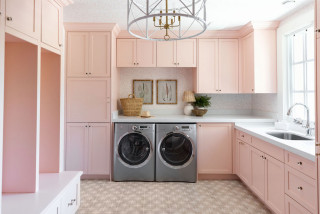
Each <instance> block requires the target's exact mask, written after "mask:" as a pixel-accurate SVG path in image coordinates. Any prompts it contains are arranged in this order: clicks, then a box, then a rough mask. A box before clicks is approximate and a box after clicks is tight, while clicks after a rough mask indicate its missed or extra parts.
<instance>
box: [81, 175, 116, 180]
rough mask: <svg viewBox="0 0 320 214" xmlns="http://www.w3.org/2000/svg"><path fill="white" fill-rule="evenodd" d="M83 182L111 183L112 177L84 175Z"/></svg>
mask: <svg viewBox="0 0 320 214" xmlns="http://www.w3.org/2000/svg"><path fill="white" fill-rule="evenodd" d="M81 180H107V181H110V175H82V176H81Z"/></svg>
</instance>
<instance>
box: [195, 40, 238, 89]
mask: <svg viewBox="0 0 320 214" xmlns="http://www.w3.org/2000/svg"><path fill="white" fill-rule="evenodd" d="M198 47H199V53H198V57H199V62H198V69H197V71H196V80H197V82H196V89H195V91H196V92H197V93H238V92H239V84H238V80H239V41H238V39H199V44H198Z"/></svg>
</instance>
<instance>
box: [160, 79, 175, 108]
mask: <svg viewBox="0 0 320 214" xmlns="http://www.w3.org/2000/svg"><path fill="white" fill-rule="evenodd" d="M177 85H178V84H177V80H157V104H177V103H178V98H177V97H178V96H177V94H178V87H177Z"/></svg>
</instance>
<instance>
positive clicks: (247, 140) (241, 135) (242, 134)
mask: <svg viewBox="0 0 320 214" xmlns="http://www.w3.org/2000/svg"><path fill="white" fill-rule="evenodd" d="M237 138H238V139H240V140H242V141H243V142H245V143H248V144H251V136H250V135H249V134H247V133H245V132H242V131H239V130H237Z"/></svg>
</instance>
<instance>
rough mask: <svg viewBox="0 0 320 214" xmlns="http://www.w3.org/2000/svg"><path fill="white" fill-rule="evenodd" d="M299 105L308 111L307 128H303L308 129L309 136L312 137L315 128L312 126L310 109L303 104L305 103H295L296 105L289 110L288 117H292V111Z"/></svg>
mask: <svg viewBox="0 0 320 214" xmlns="http://www.w3.org/2000/svg"><path fill="white" fill-rule="evenodd" d="M298 105H299V106H303V107H305V109H306V110H307V124H306V125H305V126H303V127H304V128H306V129H307V135H311V130H312V129H313V128H311V126H310V109H309V107H308V106H306V105H305V104H303V103H295V104H294V105H292V106H291V107H290V108H289V110H288V112H287V115H288V116H290V115H291V113H292V109H293V108H294V107H295V106H298ZM300 124H302V123H300Z"/></svg>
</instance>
